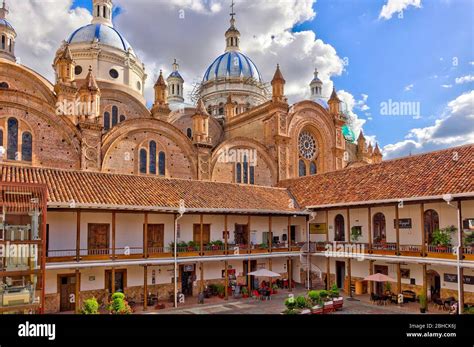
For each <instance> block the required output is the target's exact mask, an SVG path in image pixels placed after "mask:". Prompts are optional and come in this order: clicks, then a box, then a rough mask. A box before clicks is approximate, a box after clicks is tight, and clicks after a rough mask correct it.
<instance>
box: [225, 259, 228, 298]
mask: <svg viewBox="0 0 474 347" xmlns="http://www.w3.org/2000/svg"><path fill="white" fill-rule="evenodd" d="M224 266H225V269H224V276H225V284H224V287H225V293H224V299H225V300H229V290H228V287H229V270H228V268H229V266H228V263H227V260H226V261H225V262H224Z"/></svg>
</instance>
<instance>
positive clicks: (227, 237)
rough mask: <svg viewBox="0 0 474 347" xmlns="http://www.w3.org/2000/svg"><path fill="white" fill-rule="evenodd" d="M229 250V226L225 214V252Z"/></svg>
mask: <svg viewBox="0 0 474 347" xmlns="http://www.w3.org/2000/svg"><path fill="white" fill-rule="evenodd" d="M228 250H229V229H228V228H227V215H225V216H224V254H227V252H228ZM226 269H227V266H226ZM226 277H227V276H226Z"/></svg>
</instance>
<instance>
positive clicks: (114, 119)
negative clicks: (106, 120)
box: [112, 106, 118, 127]
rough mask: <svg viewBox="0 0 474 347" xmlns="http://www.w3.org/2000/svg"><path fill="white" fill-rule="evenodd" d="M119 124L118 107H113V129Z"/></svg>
mask: <svg viewBox="0 0 474 347" xmlns="http://www.w3.org/2000/svg"><path fill="white" fill-rule="evenodd" d="M117 123H118V107H117V106H113V107H112V127H114V126H116V125H117Z"/></svg>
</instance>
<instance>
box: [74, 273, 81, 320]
mask: <svg viewBox="0 0 474 347" xmlns="http://www.w3.org/2000/svg"><path fill="white" fill-rule="evenodd" d="M75 274H76V287H75V290H74V300H75V301H74V308H75V311H76V313H80V312H81V299H80V296H81V273H80V272H79V269H76V271H75Z"/></svg>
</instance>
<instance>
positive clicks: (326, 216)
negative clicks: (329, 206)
mask: <svg viewBox="0 0 474 347" xmlns="http://www.w3.org/2000/svg"><path fill="white" fill-rule="evenodd" d="M325 212H326V213H325V214H324V223H326V242H329V211H328V210H326V211H325Z"/></svg>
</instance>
